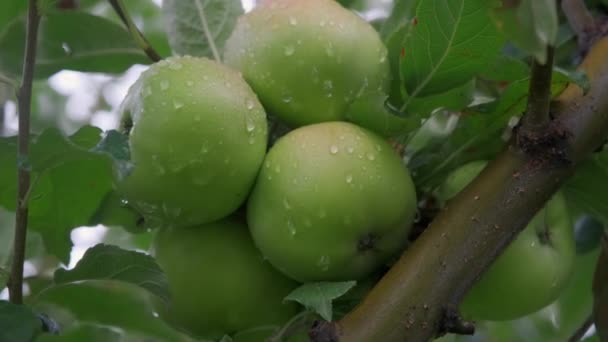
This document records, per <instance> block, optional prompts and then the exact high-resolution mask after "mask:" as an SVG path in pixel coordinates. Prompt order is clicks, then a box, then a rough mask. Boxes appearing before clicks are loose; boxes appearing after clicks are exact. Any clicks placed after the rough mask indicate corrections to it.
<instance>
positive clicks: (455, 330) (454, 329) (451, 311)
mask: <svg viewBox="0 0 608 342" xmlns="http://www.w3.org/2000/svg"><path fill="white" fill-rule="evenodd" d="M439 332H440V333H452V334H458V335H473V334H475V323H473V322H469V321H465V320H464V319H463V318H462V317H461V316H460V314H459V313H458V309H457V308H456V307H453V306H450V305H448V306H447V308H446V309H445V310H444V314H443V321H442V322H441V324H440V327H439Z"/></svg>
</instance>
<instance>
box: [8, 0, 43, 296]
mask: <svg viewBox="0 0 608 342" xmlns="http://www.w3.org/2000/svg"><path fill="white" fill-rule="evenodd" d="M36 6H37V5H36V0H29V5H28V14H27V29H26V43H25V57H24V61H23V78H22V81H21V87H20V88H19V93H18V95H17V100H18V103H19V135H18V138H17V141H18V159H26V158H27V156H28V149H29V146H28V144H29V138H30V137H29V135H30V111H31V102H32V82H33V80H34V69H35V67H36V64H35V63H36V45H37V42H38V25H39V23H40V15H39V13H38V8H37V7H36ZM29 189H30V170H29V169H28V168H23V167H18V169H17V213H16V220H15V239H14V245H13V260H12V267H11V275H10V282H9V295H10V300H11V302H13V303H16V304H20V303H22V302H23V262H24V260H25V239H26V237H27V219H28V211H29V210H28V203H27V201H26V197H27V194H28V192H29Z"/></svg>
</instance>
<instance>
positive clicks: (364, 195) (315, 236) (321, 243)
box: [247, 122, 416, 282]
mask: <svg viewBox="0 0 608 342" xmlns="http://www.w3.org/2000/svg"><path fill="white" fill-rule="evenodd" d="M415 212H416V192H415V189H414V184H413V183H412V180H411V178H410V175H409V172H408V170H407V168H406V167H405V166H404V165H403V163H402V161H401V158H400V157H399V156H398V155H397V153H396V152H395V151H394V150H393V149H392V147H391V146H390V145H389V144H388V143H387V142H386V141H385V140H383V139H382V138H380V137H379V136H377V135H375V134H374V133H372V132H370V131H367V130H365V129H363V128H360V127H358V126H356V125H353V124H350V123H346V122H326V123H320V124H315V125H310V126H305V127H300V128H298V129H296V130H294V131H291V132H290V133H288V134H287V135H285V136H284V137H282V138H281V139H279V140H278V141H277V143H276V144H275V145H274V146H273V147H272V148H271V149H270V151H269V152H268V155H267V156H266V159H265V161H264V166H263V167H262V169H261V171H260V174H259V176H258V179H257V181H256V185H255V186H254V189H253V191H252V193H251V195H250V198H249V202H248V207H247V219H248V222H249V228H250V230H251V234H252V236H253V239H254V241H255V243H256V245H257V246H258V248H259V249H260V250H261V252H262V254H263V255H264V256H265V257H266V258H268V260H269V261H270V263H272V264H273V265H274V266H275V267H276V268H278V269H279V270H281V271H282V272H283V273H285V274H287V275H288V276H290V277H292V278H293V279H296V280H298V281H302V282H306V281H325V280H327V281H330V280H350V279H361V278H363V277H365V276H367V275H369V274H370V273H372V272H373V271H374V270H376V269H377V268H378V267H379V266H381V265H382V264H383V263H386V262H387V261H388V259H389V258H390V257H392V256H393V255H394V254H395V253H397V252H399V251H400V250H402V249H403V248H404V246H405V244H406V242H407V235H408V232H409V230H410V228H411V224H412V221H413V219H414V216H415Z"/></svg>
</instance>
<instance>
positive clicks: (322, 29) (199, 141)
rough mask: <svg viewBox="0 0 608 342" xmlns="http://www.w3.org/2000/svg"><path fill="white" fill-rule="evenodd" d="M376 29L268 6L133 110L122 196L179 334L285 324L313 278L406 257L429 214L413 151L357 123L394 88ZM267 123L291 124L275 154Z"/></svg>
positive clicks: (179, 67)
mask: <svg viewBox="0 0 608 342" xmlns="http://www.w3.org/2000/svg"><path fill="white" fill-rule="evenodd" d="M386 55H387V51H386V48H385V46H384V45H383V43H382V41H381V39H380V37H379V36H378V34H377V33H376V31H375V30H374V29H373V28H372V27H371V26H370V25H369V24H368V23H367V22H365V21H364V20H363V19H361V18H359V17H358V16H357V15H356V14H354V13H352V12H351V11H349V10H346V9H345V8H343V7H342V6H341V5H340V4H339V3H337V2H335V1H332V0H274V1H273V0H266V1H261V2H260V3H259V4H258V6H257V7H256V8H255V9H254V10H253V11H251V12H249V13H247V14H244V15H243V16H241V17H240V18H239V20H238V22H237V25H236V27H235V29H234V31H233V33H232V35H231V37H230V38H229V39H228V41H227V42H226V46H225V55H224V63H223V64H222V63H218V62H216V61H211V60H209V59H206V58H197V57H189V56H183V57H171V58H168V59H166V60H163V61H161V62H158V63H156V64H154V65H152V66H151V67H150V68H148V69H147V70H146V71H145V72H143V73H142V75H141V76H140V78H139V79H138V80H137V81H136V82H135V84H134V85H133V86H132V87H131V88H130V90H129V92H128V95H127V97H126V98H125V100H124V102H123V105H122V113H123V119H122V125H121V129H122V131H123V133H124V134H126V135H127V136H128V142H129V148H130V156H131V160H130V164H129V165H128V167H122V168H120V169H119V170H117V172H116V188H117V190H118V191H119V193H120V194H121V196H123V197H124V198H125V200H126V201H128V203H129V205H130V206H132V207H133V208H135V209H136V210H137V211H138V212H139V213H140V214H141V215H142V216H143V217H144V218H145V221H146V223H147V224H148V225H152V226H160V229H159V231H158V233H157V235H156V237H155V241H154V245H153V246H154V247H153V253H154V254H155V257H156V259H157V261H158V263H159V265H160V266H161V267H162V269H163V270H164V271H165V273H166V275H167V278H168V281H169V287H170V292H171V295H172V300H171V304H170V306H169V307H167V308H160V309H159V311H160V313H161V315H162V316H163V317H164V318H165V319H166V320H167V321H169V322H171V323H172V324H175V325H176V326H179V327H181V328H183V329H185V330H187V331H189V332H190V333H192V334H193V335H196V336H199V337H204V338H217V337H221V336H223V335H224V334H234V333H237V332H239V331H243V330H247V329H252V328H256V327H259V326H268V325H276V326H280V325H281V324H283V323H284V322H285V321H287V320H288V319H289V318H291V317H292V316H293V315H294V314H295V313H297V310H298V307H297V306H296V305H295V304H293V303H291V304H288V303H283V298H284V297H285V296H286V295H287V294H289V293H290V292H291V291H292V290H293V289H295V288H296V287H297V286H298V285H299V284H301V283H304V282H316V281H338V280H360V279H363V278H365V277H367V276H369V275H370V274H372V273H373V272H375V271H376V270H378V269H379V268H382V267H383V266H385V265H386V264H387V263H388V262H389V261H390V259H391V258H392V257H393V256H395V254H397V253H398V252H399V251H401V250H402V249H403V248H404V247H405V244H406V243H407V236H408V233H409V230H410V227H411V225H412V222H413V220H414V216H415V211H416V193H415V187H414V184H413V182H412V180H411V178H410V175H409V172H408V170H407V168H406V167H405V166H404V165H403V163H402V160H401V158H400V156H399V155H398V154H397V153H396V152H395V151H394V150H393V148H392V147H391V145H390V144H389V143H388V142H387V141H386V140H385V139H383V138H381V137H380V136H378V135H376V134H375V133H373V132H371V131H369V130H367V129H365V128H363V127H359V126H357V125H355V124H352V123H348V122H345V118H346V111H347V109H348V107H349V105H350V104H351V103H352V102H353V101H354V100H356V99H357V97H358V96H360V94H362V93H363V92H365V91H369V90H374V91H384V90H385V89H386V88H387V86H388V81H389V66H388V61H387V58H386ZM267 113H268V114H269V115H273V116H274V117H276V118H278V120H280V121H282V122H283V123H284V124H286V125H288V126H289V127H290V128H291V129H292V130H291V131H289V132H288V133H287V134H285V135H284V136H283V137H281V138H280V139H278V140H277V141H276V143H274V145H272V146H269V145H270V144H269V128H268V120H267Z"/></svg>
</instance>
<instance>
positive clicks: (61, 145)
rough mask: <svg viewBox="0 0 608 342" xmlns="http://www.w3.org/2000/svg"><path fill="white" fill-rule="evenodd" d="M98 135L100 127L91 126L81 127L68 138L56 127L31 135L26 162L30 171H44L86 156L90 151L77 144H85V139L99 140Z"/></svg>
mask: <svg viewBox="0 0 608 342" xmlns="http://www.w3.org/2000/svg"><path fill="white" fill-rule="evenodd" d="M100 135H101V130H100V129H98V128H91V127H85V128H83V129H81V130H80V131H78V132H77V133H76V134H75V135H74V136H73V137H70V138H68V137H66V136H65V135H63V134H62V133H61V132H59V130H57V129H53V128H51V129H47V130H45V131H44V132H42V134H40V135H39V136H35V137H33V139H32V149H31V151H30V155H29V158H28V160H29V163H28V164H29V165H30V166H31V168H32V171H35V172H44V171H46V170H49V169H52V168H54V167H56V166H59V165H61V164H63V163H66V162H68V161H71V160H77V159H80V158H87V157H88V156H90V152H88V151H87V150H85V149H83V148H82V147H81V146H79V145H78V144H84V145H85V146H86V145H87V141H89V142H90V141H99V137H100ZM72 139H74V141H72Z"/></svg>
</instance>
